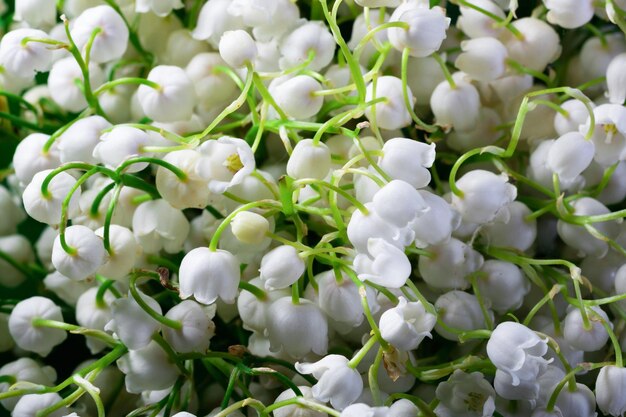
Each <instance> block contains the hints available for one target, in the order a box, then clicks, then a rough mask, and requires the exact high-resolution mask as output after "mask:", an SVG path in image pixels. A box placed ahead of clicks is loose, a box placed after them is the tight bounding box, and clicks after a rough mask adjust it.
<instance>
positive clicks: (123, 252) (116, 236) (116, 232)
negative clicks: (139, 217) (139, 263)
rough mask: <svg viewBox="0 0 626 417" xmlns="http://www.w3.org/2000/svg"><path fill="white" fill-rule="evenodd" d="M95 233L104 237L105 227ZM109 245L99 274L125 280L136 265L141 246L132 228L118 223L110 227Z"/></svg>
mask: <svg viewBox="0 0 626 417" xmlns="http://www.w3.org/2000/svg"><path fill="white" fill-rule="evenodd" d="M95 233H96V236H99V237H101V238H103V239H104V227H101V228H99V229H97V230H96V231H95ZM109 245H110V247H111V250H110V251H109V252H108V253H107V256H106V258H105V261H104V263H103V264H102V265H101V266H100V268H99V269H98V274H100V275H103V276H105V277H107V278H109V279H114V280H118V281H123V280H124V278H125V277H126V276H127V275H128V274H129V273H130V272H131V270H132V269H133V268H134V267H135V263H136V260H137V258H138V257H139V255H140V254H141V246H139V244H138V243H137V239H135V235H134V234H133V232H132V231H131V230H130V229H128V228H126V227H123V226H119V225H117V224H111V225H110V227H109Z"/></svg>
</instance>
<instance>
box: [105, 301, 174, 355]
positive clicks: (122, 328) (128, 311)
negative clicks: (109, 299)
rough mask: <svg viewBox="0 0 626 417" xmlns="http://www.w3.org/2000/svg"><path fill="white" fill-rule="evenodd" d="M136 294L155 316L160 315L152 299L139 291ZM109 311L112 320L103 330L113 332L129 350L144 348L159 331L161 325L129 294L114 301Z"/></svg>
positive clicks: (157, 306)
mask: <svg viewBox="0 0 626 417" xmlns="http://www.w3.org/2000/svg"><path fill="white" fill-rule="evenodd" d="M137 292H138V293H139V297H141V299H142V300H143V301H144V302H145V303H146V304H147V305H148V307H150V308H151V309H152V310H154V311H155V312H156V313H157V314H161V313H162V310H161V306H160V305H159V303H158V302H157V301H156V300H155V299H154V298H152V297H150V296H148V295H146V294H144V293H143V292H141V291H139V290H138V291H137ZM111 311H112V313H113V315H112V318H111V320H110V321H109V322H108V323H107V324H106V326H105V327H104V329H105V330H106V331H110V332H114V333H115V334H116V335H117V337H118V338H119V339H120V340H121V341H122V343H124V345H126V346H127V347H128V348H129V349H133V350H135V349H141V348H144V347H146V346H147V345H148V344H149V343H150V341H151V340H152V335H153V334H154V333H156V332H157V331H159V330H160V329H161V323H159V322H158V321H156V319H154V318H153V317H152V316H150V315H149V314H148V313H147V312H146V311H145V310H144V309H143V308H141V307H140V306H139V304H137V302H136V301H135V299H134V298H133V297H131V295H130V292H129V294H128V297H124V298H118V299H117V300H115V301H114V302H113V304H112V305H111Z"/></svg>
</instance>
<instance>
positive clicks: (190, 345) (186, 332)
mask: <svg viewBox="0 0 626 417" xmlns="http://www.w3.org/2000/svg"><path fill="white" fill-rule="evenodd" d="M207 313H208V312H207V311H205V309H204V308H202V306H200V304H198V303H196V302H194V301H192V300H183V301H182V302H181V303H180V304H177V305H175V306H174V307H172V308H171V309H170V310H169V311H168V312H167V314H166V315H165V317H166V318H168V319H170V320H176V321H179V322H180V323H181V324H182V328H181V329H174V328H171V327H167V326H163V337H164V338H165V340H167V342H168V343H169V344H170V345H172V348H173V349H174V350H175V351H177V352H181V353H189V352H200V353H204V352H206V351H207V349H208V348H209V342H210V340H211V337H213V335H214V334H215V324H214V323H213V322H212V321H211V318H212V316H211V317H209V316H208V314H207ZM213 314H215V313H214V310H213Z"/></svg>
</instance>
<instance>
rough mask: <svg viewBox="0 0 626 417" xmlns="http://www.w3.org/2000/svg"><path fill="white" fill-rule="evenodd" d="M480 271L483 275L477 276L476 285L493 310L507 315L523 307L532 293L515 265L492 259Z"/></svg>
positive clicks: (528, 284)
mask: <svg viewBox="0 0 626 417" xmlns="http://www.w3.org/2000/svg"><path fill="white" fill-rule="evenodd" d="M480 271H481V272H482V274H478V275H477V276H476V285H477V286H478V288H479V289H480V295H481V296H482V297H483V298H484V299H485V300H488V301H489V304H488V305H489V306H490V307H491V308H492V309H493V310H495V311H496V312H497V313H500V314H505V313H506V312H507V311H510V310H516V309H518V308H519V307H520V306H521V305H522V303H523V301H524V297H525V296H526V294H528V292H529V291H530V283H529V282H528V280H527V279H526V278H525V277H524V275H523V274H522V271H521V270H520V269H519V268H518V267H517V266H516V265H515V264H512V263H510V262H505V261H500V260H496V259H490V260H488V261H485V263H484V264H483V266H482V267H481V268H480Z"/></svg>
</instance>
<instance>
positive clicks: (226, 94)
mask: <svg viewBox="0 0 626 417" xmlns="http://www.w3.org/2000/svg"><path fill="white" fill-rule="evenodd" d="M207 4H208V3H207ZM224 65H226V62H224V60H223V59H222V57H221V56H220V54H218V53H216V52H204V53H201V54H197V55H195V56H194V57H193V58H192V59H191V61H189V63H188V64H187V66H186V67H185V72H186V73H187V75H188V76H189V78H190V79H191V81H192V82H193V85H194V88H195V90H196V93H197V96H198V103H199V104H200V106H202V107H203V108H205V109H212V108H216V109H217V108H218V107H219V106H222V107H221V108H219V111H221V109H222V108H224V107H225V106H226V105H228V104H229V103H230V102H231V101H232V100H234V99H235V97H236V96H237V93H238V89H237V85H236V84H235V83H234V82H232V80H231V79H230V78H229V77H228V75H227V74H225V73H223V72H220V71H217V70H216V67H218V66H224ZM201 129H202V128H200V129H198V130H201Z"/></svg>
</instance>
